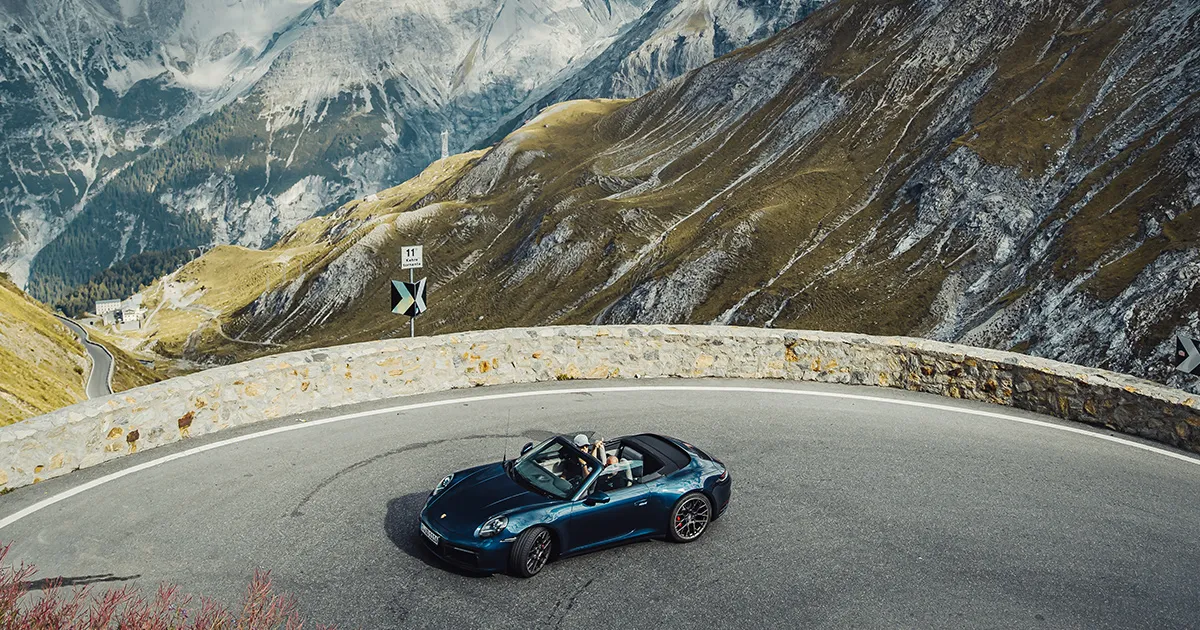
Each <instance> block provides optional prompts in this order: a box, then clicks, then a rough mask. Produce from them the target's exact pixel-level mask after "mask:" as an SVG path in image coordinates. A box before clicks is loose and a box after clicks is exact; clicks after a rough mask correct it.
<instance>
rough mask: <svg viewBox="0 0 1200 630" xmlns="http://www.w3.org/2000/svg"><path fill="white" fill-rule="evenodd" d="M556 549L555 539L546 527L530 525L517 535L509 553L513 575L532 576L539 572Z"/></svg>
mask: <svg viewBox="0 0 1200 630" xmlns="http://www.w3.org/2000/svg"><path fill="white" fill-rule="evenodd" d="M553 550H554V539H553V538H551V536H550V530H548V529H546V528H545V527H530V528H529V529H527V530H525V531H523V532H521V535H520V536H517V541H516V542H514V543H513V547H512V552H511V554H510V555H509V562H508V564H509V567H510V568H511V570H512V573H513V575H516V576H517V577H523V578H530V577H533V576H535V575H537V574H538V571H541V570H542V567H544V566H546V562H548V561H549V560H550V552H552V551H553Z"/></svg>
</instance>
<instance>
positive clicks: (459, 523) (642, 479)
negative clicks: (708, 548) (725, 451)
mask: <svg viewBox="0 0 1200 630" xmlns="http://www.w3.org/2000/svg"><path fill="white" fill-rule="evenodd" d="M578 439H579V440H580V441H583V436H579V438H578ZM603 447H604V448H603V452H604V453H606V454H604V455H602V456H603V457H604V459H605V460H606V461H605V462H601V461H600V460H599V459H597V458H596V457H594V456H593V455H592V453H591V452H589V448H588V446H587V445H586V444H584V445H583V446H582V447H580V446H576V445H575V444H572V443H571V442H570V441H568V440H567V439H565V438H563V437H560V436H555V437H553V438H550V439H548V440H546V441H545V442H542V443H541V444H538V445H537V446H534V445H533V444H532V443H530V444H526V445H525V448H523V449H521V455H520V457H518V458H516V459H514V460H506V461H503V462H498V463H493V464H485V465H483V466H476V467H475V468H468V469H467V470H462V471H459V472H456V473H453V474H450V475H446V477H445V478H444V479H442V481H441V482H440V483H438V485H437V487H436V488H434V489H433V492H431V493H430V494H429V499H428V500H427V501H426V502H425V509H423V510H421V522H420V530H421V537H422V539H424V541H425V543H426V545H427V546H428V547H429V548H430V549H432V550H433V551H434V552H435V553H436V554H437V555H438V556H440V557H441V558H442V559H444V560H446V561H447V562H449V563H451V564H453V565H456V566H458V567H461V568H464V569H468V570H471V571H479V572H485V573H499V572H505V571H508V572H511V573H513V574H514V575H518V576H521V577H532V576H533V575H535V574H537V572H538V571H541V570H542V567H544V566H545V565H546V562H547V561H548V560H550V559H551V558H552V557H560V556H568V555H573V554H578V553H583V552H587V551H591V550H594V549H598V548H601V547H605V546H609V545H614V544H619V543H625V542H630V541H634V540H641V539H645V538H653V537H664V536H665V537H666V538H669V539H671V540H674V541H676V542H691V541H693V540H696V539H698V538H700V536H701V535H702V534H703V533H704V531H705V529H707V528H708V524H709V523H711V522H712V521H713V520H715V519H716V518H717V517H718V516H720V515H721V513H722V512H724V511H725V508H726V507H728V506H729V495H730V485H731V480H730V478H729V471H728V470H726V468H725V465H724V464H722V463H721V462H720V461H719V460H717V459H716V458H714V457H711V456H709V455H708V454H706V453H705V452H704V451H701V450H700V449H698V448H696V447H694V446H692V445H690V444H688V443H687V442H683V441H680V440H676V439H673V438H668V437H663V436H659V435H650V434H643V435H633V436H627V437H622V438H617V439H615V440H608V441H606V442H604V443H603ZM596 450H597V451H600V449H596Z"/></svg>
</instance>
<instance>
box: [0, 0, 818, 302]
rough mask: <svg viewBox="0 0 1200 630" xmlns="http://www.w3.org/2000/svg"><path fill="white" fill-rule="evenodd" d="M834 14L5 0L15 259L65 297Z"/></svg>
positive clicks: (813, 0) (1, 5)
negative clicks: (446, 145) (541, 111)
mask: <svg viewBox="0 0 1200 630" xmlns="http://www.w3.org/2000/svg"><path fill="white" fill-rule="evenodd" d="M821 1H823V0H821ZM818 4H820V1H818V0H805V1H800V2H797V1H781V0H751V1H747V0H658V1H657V2H653V3H652V0H504V1H500V0H455V1H453V2H426V1H424V0H229V1H226V0H122V1H121V2H111V1H109V0H47V1H46V2H41V1H39V2H16V1H6V2H0V127H2V128H3V129H4V130H5V133H4V134H3V135H2V136H0V147H3V150H4V152H5V153H6V154H7V155H8V156H9V159H8V160H6V161H0V200H2V201H3V203H2V204H0V208H3V209H4V213H5V216H4V217H3V220H2V221H0V270H6V271H8V272H9V273H11V274H12V276H13V277H14V279H15V280H16V281H17V282H18V283H19V284H24V283H25V282H26V280H28V288H29V290H30V291H31V293H32V294H34V295H35V296H36V297H39V298H41V299H44V300H49V301H53V300H54V299H56V298H58V297H60V296H62V295H63V294H64V293H65V292H66V291H67V290H68V289H69V288H70V287H71V286H73V285H75V284H78V283H80V282H83V281H85V280H87V279H88V278H89V277H90V276H91V275H92V274H93V273H94V272H97V271H99V270H102V269H104V268H106V267H108V266H110V265H111V264H113V263H114V262H116V261H119V260H122V259H125V258H128V257H129V256H131V255H134V254H137V253H139V252H142V251H165V250H172V249H177V248H180V247H195V246H198V245H209V244H214V243H236V244H241V245H249V246H255V247H261V246H265V245H270V244H271V243H273V242H274V241H275V240H276V239H277V238H278V237H279V236H280V235H281V234H284V233H286V232H287V231H288V230H290V229H291V228H293V227H295V226H296V225H297V224H298V223H300V222H301V221H303V220H304V219H307V218H309V217H311V216H314V215H316V214H322V213H325V212H328V211H330V210H332V209H333V208H336V207H337V206H338V205H340V204H342V203H344V202H346V201H348V200H350V199H352V198H355V197H359V196H363V195H365V194H367V193H369V192H372V191H375V190H379V189H381V188H385V187H387V186H389V185H393V184H396V183H399V182H402V181H404V180H406V179H408V178H409V177H412V176H413V175H415V174H417V173H418V172H419V171H420V170H421V169H422V168H424V167H425V166H426V165H428V164H429V163H430V162H431V161H432V159H433V158H434V157H436V156H437V155H438V154H439V151H440V133H441V131H442V130H443V129H447V130H450V131H451V133H452V135H451V146H452V147H454V148H456V149H461V148H464V147H470V146H473V145H475V144H478V143H480V142H485V141H486V140H487V139H488V138H490V137H492V136H494V135H495V134H496V132H497V131H496V130H497V129H498V128H500V127H503V126H505V125H509V126H511V125H512V124H513V122H514V121H515V122H517V123H519V122H520V121H521V120H522V117H523V116H524V115H525V114H523V113H524V112H528V111H529V110H530V108H531V107H534V106H535V105H536V104H537V103H538V102H541V101H542V100H544V99H546V98H550V97H548V96H547V95H548V94H551V93H553V92H555V91H556V90H559V89H561V88H562V86H564V85H567V84H570V85H572V86H574V87H573V88H572V89H571V90H570V92H571V93H572V94H573V95H578V96H587V97H599V96H609V95H612V94H621V95H640V94H641V93H643V92H644V91H645V90H648V89H651V88H653V87H655V86H657V85H659V84H660V83H661V82H663V81H665V80H669V79H672V78H674V77H676V76H679V75H680V74H682V73H684V72H686V71H688V70H691V69H693V68H695V67H698V66H699V65H702V64H703V63H706V62H708V61H710V60H711V59H712V58H713V56H714V55H716V54H720V53H722V52H725V51H728V50H732V48H733V47H734V46H737V45H742V44H745V43H749V42H750V41H753V40H754V39H756V38H761V37H764V36H766V35H770V34H772V33H774V32H775V31H777V30H778V29H780V28H783V27H784V26H787V25H788V24H791V23H792V22H793V21H795V20H796V19H798V18H799V17H802V16H803V15H804V14H805V13H807V12H808V11H809V10H811V8H812V7H813V6H816V5H818ZM594 62H595V63H594Z"/></svg>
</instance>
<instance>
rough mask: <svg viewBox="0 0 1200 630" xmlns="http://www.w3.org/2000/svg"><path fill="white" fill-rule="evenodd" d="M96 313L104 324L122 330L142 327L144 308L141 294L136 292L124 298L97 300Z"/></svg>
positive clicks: (144, 314)
mask: <svg viewBox="0 0 1200 630" xmlns="http://www.w3.org/2000/svg"><path fill="white" fill-rule="evenodd" d="M96 314H97V315H99V316H100V317H101V318H103V320H104V325H105V326H115V327H117V328H118V329H119V330H122V331H126V330H137V329H139V328H141V327H142V318H144V317H145V316H146V309H144V308H142V295H141V294H140V293H137V294H134V295H133V296H132V297H130V298H127V299H124V300H99V301H97V302H96Z"/></svg>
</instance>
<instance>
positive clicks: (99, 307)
mask: <svg viewBox="0 0 1200 630" xmlns="http://www.w3.org/2000/svg"><path fill="white" fill-rule="evenodd" d="M119 310H121V300H98V301H97V302H96V314H97V315H101V316H102V315H104V314H106V313H113V312H116V311H119Z"/></svg>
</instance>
